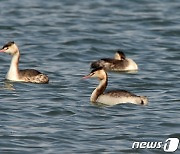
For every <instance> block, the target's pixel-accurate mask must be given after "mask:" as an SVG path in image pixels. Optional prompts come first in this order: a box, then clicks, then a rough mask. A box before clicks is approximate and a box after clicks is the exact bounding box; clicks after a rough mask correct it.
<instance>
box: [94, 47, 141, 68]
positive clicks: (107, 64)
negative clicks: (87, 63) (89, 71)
mask: <svg viewBox="0 0 180 154" xmlns="http://www.w3.org/2000/svg"><path fill="white" fill-rule="evenodd" d="M98 67H103V68H104V69H105V70H106V71H135V70H138V66H137V64H136V63H135V62H134V61H133V60H132V59H130V58H126V56H125V54H124V53H123V52H122V51H119V50H118V51H117V52H116V53H115V56H114V59H111V58H104V59H100V60H97V61H95V62H92V63H91V68H98Z"/></svg>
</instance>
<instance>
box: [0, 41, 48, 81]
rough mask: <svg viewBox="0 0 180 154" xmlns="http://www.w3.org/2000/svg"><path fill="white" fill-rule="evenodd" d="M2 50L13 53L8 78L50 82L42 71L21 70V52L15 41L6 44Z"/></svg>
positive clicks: (0, 50)
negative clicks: (19, 66)
mask: <svg viewBox="0 0 180 154" xmlns="http://www.w3.org/2000/svg"><path fill="white" fill-rule="evenodd" d="M0 52H5V53H8V54H10V55H12V60H11V64H10V68H9V71H8V72H7V75H6V79H8V80H11V81H20V82H31V83H48V82H49V78H48V76H47V75H44V74H42V73H40V72H39V71H37V70H34V69H25V70H19V68H18V64H19V59H20V52H19V49H18V46H17V45H16V44H15V43H14V42H9V43H7V44H5V45H4V46H3V47H2V49H0Z"/></svg>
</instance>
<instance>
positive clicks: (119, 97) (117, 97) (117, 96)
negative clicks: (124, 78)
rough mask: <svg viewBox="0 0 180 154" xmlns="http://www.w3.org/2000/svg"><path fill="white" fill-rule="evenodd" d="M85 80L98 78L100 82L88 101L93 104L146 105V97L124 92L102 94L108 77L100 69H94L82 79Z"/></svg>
mask: <svg viewBox="0 0 180 154" xmlns="http://www.w3.org/2000/svg"><path fill="white" fill-rule="evenodd" d="M87 78H98V79H99V81H100V83H99V85H98V86H97V87H96V89H95V90H94V91H93V92H92V94H91V97H90V101H91V102H93V103H102V104H105V105H116V104H121V103H132V104H137V105H147V104H148V99H147V97H146V96H137V95H135V94H133V93H131V92H128V91H126V90H114V91H109V92H106V93H104V91H105V89H106V87H107V85H108V75H107V73H106V71H105V70H104V69H103V68H102V67H99V68H95V69H94V70H92V71H91V72H90V74H88V75H86V76H84V77H83V79H87Z"/></svg>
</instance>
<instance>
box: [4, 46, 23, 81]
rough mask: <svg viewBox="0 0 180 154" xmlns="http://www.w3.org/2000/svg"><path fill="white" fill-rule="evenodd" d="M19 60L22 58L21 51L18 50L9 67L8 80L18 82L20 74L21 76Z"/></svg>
mask: <svg viewBox="0 0 180 154" xmlns="http://www.w3.org/2000/svg"><path fill="white" fill-rule="evenodd" d="M19 58H20V53H19V50H18V49H17V52H16V53H15V54H14V55H13V57H12V59H11V64H10V67H9V71H8V73H7V75H6V79H9V80H18V74H19V68H18V64H19Z"/></svg>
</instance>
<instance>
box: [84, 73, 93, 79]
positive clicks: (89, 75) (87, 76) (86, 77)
mask: <svg viewBox="0 0 180 154" xmlns="http://www.w3.org/2000/svg"><path fill="white" fill-rule="evenodd" d="M90 77H91V74H88V75H86V76H83V77H82V79H88V78H90Z"/></svg>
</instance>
